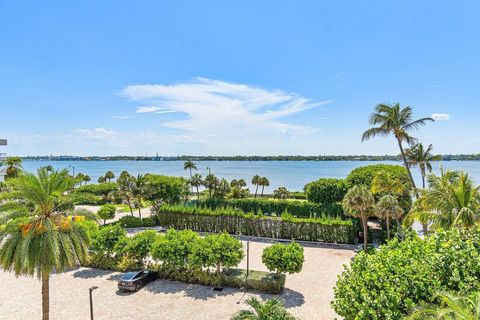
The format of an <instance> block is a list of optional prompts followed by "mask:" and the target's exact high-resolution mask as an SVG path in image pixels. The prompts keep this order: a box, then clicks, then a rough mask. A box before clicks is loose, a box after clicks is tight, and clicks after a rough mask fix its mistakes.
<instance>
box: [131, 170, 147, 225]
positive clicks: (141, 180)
mask: <svg viewBox="0 0 480 320" xmlns="http://www.w3.org/2000/svg"><path fill="white" fill-rule="evenodd" d="M132 178H133V179H132V182H133V183H132V189H131V194H132V196H133V199H135V201H136V203H137V207H138V216H139V217H140V219H142V201H143V198H144V197H145V194H146V192H147V187H148V186H147V181H146V179H145V176H144V175H142V174H139V175H138V176H137V177H136V178H134V177H132Z"/></svg>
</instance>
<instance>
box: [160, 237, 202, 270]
mask: <svg viewBox="0 0 480 320" xmlns="http://www.w3.org/2000/svg"><path fill="white" fill-rule="evenodd" d="M198 239H199V236H198V234H197V233H195V232H193V231H191V230H182V231H176V230H174V229H170V230H168V231H167V233H166V234H164V235H162V236H160V237H159V238H158V239H157V240H156V241H155V242H154V243H153V246H152V257H153V258H154V259H156V260H160V261H161V262H162V263H163V264H164V265H166V266H170V267H174V268H185V267H187V266H188V264H189V261H188V258H189V255H190V254H191V253H192V248H193V246H194V245H195V243H196V242H197V241H198Z"/></svg>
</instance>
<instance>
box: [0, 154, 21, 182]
mask: <svg viewBox="0 0 480 320" xmlns="http://www.w3.org/2000/svg"><path fill="white" fill-rule="evenodd" d="M0 165H5V166H6V167H7V169H6V170H5V173H6V178H15V177H17V176H18V175H19V174H20V173H21V172H22V170H23V167H22V158H20V157H7V159H5V160H4V161H3V162H2V163H0Z"/></svg>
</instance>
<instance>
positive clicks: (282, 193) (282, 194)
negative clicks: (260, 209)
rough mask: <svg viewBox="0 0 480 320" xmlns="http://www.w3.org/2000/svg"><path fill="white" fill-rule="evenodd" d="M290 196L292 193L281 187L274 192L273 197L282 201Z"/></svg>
mask: <svg viewBox="0 0 480 320" xmlns="http://www.w3.org/2000/svg"><path fill="white" fill-rule="evenodd" d="M289 196H290V192H289V191H288V190H287V188H285V187H280V188H278V189H277V190H274V191H273V197H274V198H277V199H280V200H287V198H288V197H289Z"/></svg>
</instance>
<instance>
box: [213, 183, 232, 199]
mask: <svg viewBox="0 0 480 320" xmlns="http://www.w3.org/2000/svg"><path fill="white" fill-rule="evenodd" d="M229 192H230V183H228V181H227V179H225V178H222V179H220V181H219V183H218V184H217V187H216V188H215V196H216V197H217V198H220V199H222V198H225V196H226V195H227V193H229Z"/></svg>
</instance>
